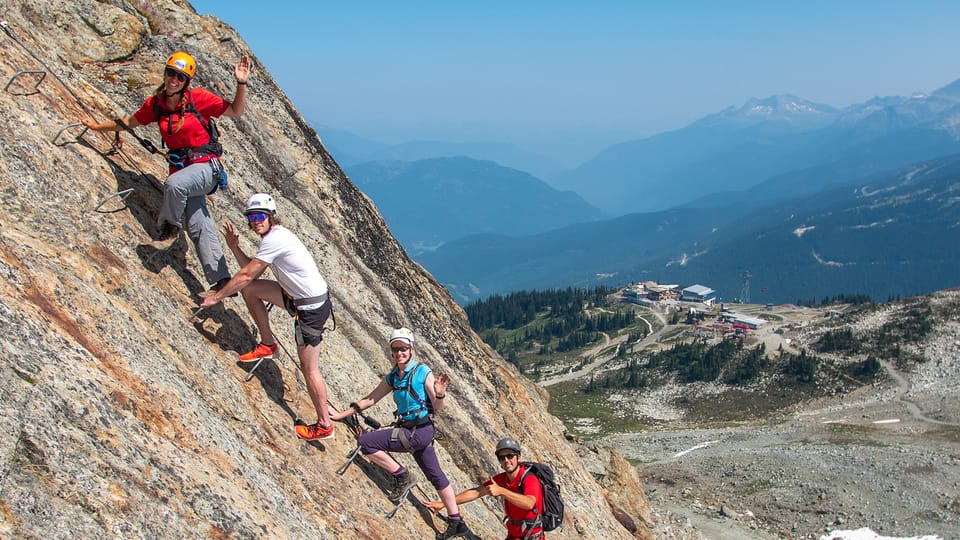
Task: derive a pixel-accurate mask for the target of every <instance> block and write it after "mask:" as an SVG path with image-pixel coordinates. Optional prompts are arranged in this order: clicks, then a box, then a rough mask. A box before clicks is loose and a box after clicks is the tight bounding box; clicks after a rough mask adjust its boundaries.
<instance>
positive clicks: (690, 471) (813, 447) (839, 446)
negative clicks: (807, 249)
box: [529, 290, 960, 540]
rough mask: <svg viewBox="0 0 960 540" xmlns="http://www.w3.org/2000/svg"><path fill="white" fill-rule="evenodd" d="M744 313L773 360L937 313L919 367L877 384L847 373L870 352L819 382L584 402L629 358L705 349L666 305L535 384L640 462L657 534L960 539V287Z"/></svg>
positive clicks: (655, 390) (826, 360)
mask: <svg viewBox="0 0 960 540" xmlns="http://www.w3.org/2000/svg"><path fill="white" fill-rule="evenodd" d="M736 308H737V311H740V312H743V313H744V314H752V315H755V316H763V317H764V318H765V319H766V320H767V321H768V322H767V324H764V325H763V326H761V327H760V328H759V329H758V330H756V331H751V332H748V333H747V335H746V336H743V338H742V341H743V345H744V347H745V348H750V347H757V346H758V345H760V344H761V343H762V344H763V345H764V347H765V350H766V351H769V352H772V351H778V350H781V347H782V349H783V350H784V351H793V352H797V351H801V350H810V351H819V349H820V348H822V342H824V341H825V338H824V336H826V335H838V334H840V333H841V332H846V331H847V330H850V331H851V332H852V333H853V335H855V336H856V337H857V339H858V341H859V343H860V347H862V348H863V349H862V350H864V351H866V350H873V349H870V346H871V345H870V344H871V343H875V342H879V341H883V338H882V336H883V335H888V334H890V330H889V329H890V328H891V326H890V325H891V324H893V325H899V326H901V327H903V328H910V327H912V325H913V323H912V322H911V321H910V317H911V315H910V314H911V313H914V312H916V311H917V310H926V309H929V311H930V312H931V313H933V314H934V315H933V320H934V323H933V328H932V329H931V330H930V331H929V332H927V333H925V334H924V337H923V338H922V339H920V340H918V341H916V342H911V340H910V339H905V340H902V342H900V343H898V345H897V347H898V350H903V351H904V352H903V356H902V358H909V359H911V360H908V361H904V360H903V359H902V358H901V360H899V361H898V360H896V359H893V358H881V359H880V366H881V370H880V371H879V372H878V373H877V374H876V376H875V377H873V378H871V379H870V380H855V379H853V378H852V377H851V376H849V375H847V374H846V373H849V372H845V371H843V370H842V369H839V368H840V367H841V366H843V365H850V364H852V363H856V362H858V361H860V360H861V359H862V357H863V356H864V355H865V354H871V353H860V354H846V353H841V352H834V353H828V352H817V353H816V355H817V357H818V358H819V364H818V372H817V375H816V377H815V382H813V383H812V384H800V385H783V384H781V383H778V382H777V380H778V378H780V377H781V375H780V374H779V372H778V371H777V370H776V369H774V370H768V371H767V372H765V373H764V374H763V375H762V376H760V377H758V378H756V379H755V380H753V381H752V382H750V383H748V384H741V385H728V384H724V383H723V382H721V380H720V379H718V380H716V381H708V382H694V383H686V384H683V383H679V382H677V381H676V379H675V378H671V377H668V376H661V377H660V378H659V380H660V381H661V383H662V384H657V385H651V386H649V387H646V388H642V389H628V388H612V389H609V390H606V391H601V392H593V393H590V392H585V391H584V388H585V387H586V386H587V385H588V383H589V382H590V381H591V380H597V379H598V378H601V377H603V376H609V375H611V374H617V373H621V372H620V371H618V370H622V369H623V366H624V365H625V364H626V363H627V362H630V361H631V357H633V355H634V354H641V352H642V353H643V354H650V353H652V352H654V351H658V350H667V349H669V348H671V347H673V346H674V345H675V344H676V343H678V342H683V341H689V340H693V339H698V337H697V336H698V333H699V334H700V339H702V338H703V336H702V330H701V331H698V330H696V329H695V328H693V327H692V326H690V325H686V324H685V323H683V322H678V324H669V321H670V320H671V318H672V317H671V312H675V311H676V309H675V308H673V307H671V308H667V309H664V308H663V307H662V306H661V309H663V311H648V314H649V315H652V317H647V316H643V317H642V318H641V319H640V320H642V321H647V320H652V321H654V322H653V323H652V325H651V327H652V328H653V331H652V332H650V333H648V334H647V335H646V336H644V337H643V338H641V339H640V340H639V341H636V342H633V343H630V344H629V345H628V344H627V343H628V336H629V334H630V331H623V332H619V333H618V332H609V333H606V334H605V335H604V336H603V339H602V340H601V341H600V342H598V343H595V344H592V345H590V346H588V347H585V348H583V349H581V350H578V351H575V352H570V353H568V354H567V355H566V360H565V361H559V362H555V363H552V364H550V365H549V366H548V365H543V366H540V367H539V368H538V370H536V372H534V371H533V370H530V371H529V375H530V376H535V377H538V380H539V384H540V385H541V386H544V387H546V388H547V389H548V390H549V391H550V393H551V403H550V407H551V411H552V412H553V413H554V414H556V415H557V416H559V417H560V418H561V419H562V420H563V421H564V423H565V424H566V426H567V428H568V429H569V430H570V431H571V432H573V433H575V434H576V435H577V436H579V437H582V438H584V439H587V440H589V441H592V442H595V443H596V444H598V445H602V446H608V447H611V448H614V449H616V450H617V451H618V452H620V453H622V454H623V455H624V456H625V457H627V458H628V459H629V460H631V461H632V462H633V463H634V464H635V465H636V467H637V470H638V472H639V473H640V475H641V477H642V478H643V480H644V485H645V491H646V495H647V497H648V498H649V500H650V504H651V508H652V511H653V514H654V519H655V521H656V523H655V527H654V533H655V535H656V538H667V539H690V538H694V539H696V538H705V539H714V540H716V539H719V540H733V539H758V540H766V539H775V538H794V539H800V538H804V539H818V538H820V537H821V536H823V535H827V534H828V533H830V532H832V531H847V530H855V529H860V528H862V527H869V528H871V530H873V531H876V532H877V533H879V534H883V535H885V536H892V537H913V536H920V535H939V537H940V538H956V537H958V535H960V496H958V493H960V490H958V487H960V391H958V388H960V322H958V318H957V313H958V312H960V291H956V290H954V291H945V292H940V293H935V294H934V295H931V296H929V297H917V298H912V299H908V300H904V301H902V302H894V303H889V304H881V305H873V306H870V307H865V306H825V307H818V308H802V307H797V306H792V305H785V306H769V307H768V306H762V305H753V306H736ZM608 309H611V310H612V309H613V308H612V307H610V308H608ZM841 313H842V314H843V315H839V314H841ZM828 315H829V316H828ZM881 330H882V331H881ZM709 339H723V338H713V337H711V338H709ZM726 339H731V338H726ZM624 347H628V351H629V352H628V353H627V354H626V355H624V354H623V353H619V354H618V351H621V350H622V349H623V348H624ZM561 358H563V357H561ZM535 373H536V374H535ZM827 537H828V538H829V536H827Z"/></svg>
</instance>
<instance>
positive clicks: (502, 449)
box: [426, 437, 545, 540]
mask: <svg viewBox="0 0 960 540" xmlns="http://www.w3.org/2000/svg"><path fill="white" fill-rule="evenodd" d="M496 454H497V460H498V461H499V462H500V467H501V468H502V469H503V472H502V473H499V474H497V475H495V476H494V477H493V478H491V479H490V480H487V481H486V482H484V483H483V484H481V485H479V486H476V487H472V488H470V489H467V490H464V491H461V492H460V493H458V494H457V498H456V500H457V504H463V503H468V502H470V501H475V500H477V499H479V498H480V497H484V496H487V495H490V496H492V497H502V498H503V509H504V510H505V511H506V513H507V518H506V525H507V536H506V538H505V540H537V539H540V538H544V537H545V534H544V532H543V526H542V524H541V521H540V515H542V514H543V486H541V485H540V480H539V479H538V478H537V477H536V475H533V474H524V472H526V467H524V466H523V464H521V463H520V443H518V442H517V441H516V440H514V439H513V438H511V437H505V438H503V439H500V441H499V442H497V449H496ZM426 506H427V507H428V508H430V509H432V510H437V511H439V510H441V509H443V503H442V502H440V501H431V502H428V503H426ZM438 538H439V537H438Z"/></svg>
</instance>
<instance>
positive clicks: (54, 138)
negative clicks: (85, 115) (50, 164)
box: [51, 122, 87, 146]
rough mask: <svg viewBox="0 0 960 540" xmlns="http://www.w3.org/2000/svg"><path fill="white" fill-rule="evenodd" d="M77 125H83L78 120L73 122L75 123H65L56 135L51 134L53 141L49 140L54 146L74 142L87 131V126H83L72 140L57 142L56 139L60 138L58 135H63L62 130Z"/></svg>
mask: <svg viewBox="0 0 960 540" xmlns="http://www.w3.org/2000/svg"><path fill="white" fill-rule="evenodd" d="M77 126H83V124H81V123H80V122H75V123H73V124H67V125H65V126H63V128H62V129H61V130H60V131H58V132H57V134H56V135H54V136H53V141H51V142H52V143H53V144H54V145H55V146H63V145H65V144H70V143H75V142H77V141H78V140H79V139H80V137H83V134H84V133H86V132H87V126H83V131H81V132H80V134H79V135H77V136H76V137H75V138H74V140H72V141H63V142H57V139H59V138H60V135H63V132H64V131H66V130H68V129H70V128H73V127H77Z"/></svg>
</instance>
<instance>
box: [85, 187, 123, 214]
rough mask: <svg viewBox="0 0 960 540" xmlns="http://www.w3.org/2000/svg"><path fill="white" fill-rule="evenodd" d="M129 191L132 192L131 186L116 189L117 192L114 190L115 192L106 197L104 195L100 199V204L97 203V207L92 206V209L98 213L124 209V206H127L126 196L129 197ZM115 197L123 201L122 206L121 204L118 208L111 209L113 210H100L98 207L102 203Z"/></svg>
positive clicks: (109, 212) (110, 212)
mask: <svg viewBox="0 0 960 540" xmlns="http://www.w3.org/2000/svg"><path fill="white" fill-rule="evenodd" d="M131 193H133V188H128V189H124V190H123V191H118V192H116V193H113V194H111V195H109V196H107V197H106V198H105V199H103V200H102V201H100V204H98V205H97V207H96V208H94V209H93V210H94V212H99V213H101V214H112V213H114V212H119V211H121V210H124V209H126V207H127V197H129V196H130V194H131ZM117 198H119V199H120V200H121V201H123V206H121V207H120V208H115V209H113V210H101V209H100V208H101V207H102V206H103V205H105V204H107V202H108V201H110V200H111V199H117Z"/></svg>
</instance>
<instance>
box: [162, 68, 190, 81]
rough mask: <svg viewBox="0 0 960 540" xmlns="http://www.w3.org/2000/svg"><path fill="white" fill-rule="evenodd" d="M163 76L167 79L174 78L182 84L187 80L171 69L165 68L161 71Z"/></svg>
mask: <svg viewBox="0 0 960 540" xmlns="http://www.w3.org/2000/svg"><path fill="white" fill-rule="evenodd" d="M163 74H164V75H165V76H167V77H176V78H177V80H178V81H180V82H183V81H185V80H187V76H186V75H184V74H183V73H180V72H179V71H177V70H175V69H173V68H166V69H164V70H163Z"/></svg>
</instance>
